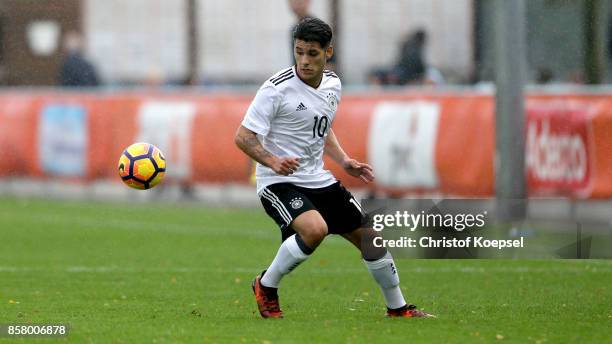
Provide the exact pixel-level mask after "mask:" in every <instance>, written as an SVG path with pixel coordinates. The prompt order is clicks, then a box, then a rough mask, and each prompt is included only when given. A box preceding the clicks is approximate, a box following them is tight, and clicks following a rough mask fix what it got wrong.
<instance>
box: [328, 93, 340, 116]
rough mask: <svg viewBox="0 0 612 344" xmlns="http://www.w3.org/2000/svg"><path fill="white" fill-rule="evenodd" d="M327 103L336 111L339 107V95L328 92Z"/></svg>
mask: <svg viewBox="0 0 612 344" xmlns="http://www.w3.org/2000/svg"><path fill="white" fill-rule="evenodd" d="M327 105H329V108H330V109H331V110H332V111H333V112H336V110H337V109H338V97H336V95H335V94H334V93H331V92H330V93H328V94H327Z"/></svg>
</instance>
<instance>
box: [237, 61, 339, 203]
mask: <svg viewBox="0 0 612 344" xmlns="http://www.w3.org/2000/svg"><path fill="white" fill-rule="evenodd" d="M340 92H341V85H340V79H338V76H336V74H334V73H333V72H331V71H327V70H326V71H324V73H323V80H321V84H320V85H319V87H318V88H316V89H315V88H313V87H311V86H309V85H307V84H306V83H304V82H303V81H302V80H301V79H300V78H299V77H298V76H297V73H296V71H295V66H294V67H291V68H287V69H284V70H282V71H280V72H278V73H276V74H275V75H274V76H273V77H272V78H271V79H270V80H268V81H266V82H265V83H264V84H263V85H262V86H261V87H260V88H259V91H257V95H255V99H253V102H251V105H250V106H249V109H248V110H247V112H246V115H245V116H244V120H243V121H242V125H243V126H244V127H245V128H247V129H249V130H251V131H253V132H255V133H257V134H258V137H259V139H260V141H261V143H262V145H263V147H264V148H265V149H266V150H267V151H269V152H270V153H272V154H274V155H276V156H279V157H297V158H299V161H300V167H299V168H298V169H297V171H295V172H294V173H293V174H291V175H289V176H283V175H280V174H276V173H275V172H274V171H273V170H272V169H270V168H268V167H265V166H263V165H261V164H257V170H256V174H257V193H258V194H260V193H261V191H262V190H263V188H265V187H266V186H268V185H271V184H276V183H292V184H294V185H297V186H301V187H305V188H321V187H325V186H329V185H331V184H333V183H335V182H336V178H334V176H333V175H332V173H331V172H330V171H328V170H325V169H324V168H323V149H324V147H325V139H326V138H327V134H328V133H329V130H330V128H331V125H332V122H333V121H334V118H335V117H336V109H337V107H338V102H339V101H340Z"/></svg>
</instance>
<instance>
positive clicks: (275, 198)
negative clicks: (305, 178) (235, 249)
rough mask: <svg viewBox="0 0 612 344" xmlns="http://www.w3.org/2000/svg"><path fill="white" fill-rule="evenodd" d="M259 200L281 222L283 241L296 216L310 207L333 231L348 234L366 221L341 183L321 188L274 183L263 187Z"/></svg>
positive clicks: (287, 235) (275, 219) (291, 230)
mask: <svg viewBox="0 0 612 344" xmlns="http://www.w3.org/2000/svg"><path fill="white" fill-rule="evenodd" d="M260 200H261V203H262V204H263V207H264V209H265V210H266V213H267V214H268V215H269V216H270V217H271V218H272V219H274V221H275V222H276V223H277V224H278V225H279V227H280V229H281V235H282V240H283V241H284V240H285V239H287V238H288V237H290V236H291V235H293V234H294V233H295V231H294V230H293V229H292V228H291V223H292V222H293V219H295V218H296V217H298V216H299V215H300V214H301V213H303V212H305V211H308V210H316V211H318V212H319V213H320V214H321V216H322V217H323V219H324V220H325V222H326V223H327V229H328V232H329V233H330V234H343V233H349V232H352V231H354V230H356V229H358V228H359V227H361V226H362V225H363V224H365V223H367V217H366V215H365V213H364V212H363V210H362V209H361V205H360V204H359V202H357V200H356V199H355V197H353V195H351V193H350V192H349V191H348V190H346V189H345V188H344V186H342V184H340V182H336V183H334V184H332V185H330V186H326V187H324V188H318V189H308V188H303V187H299V186H296V185H293V184H291V183H278V184H272V185H268V186H267V187H265V188H264V189H263V191H262V193H261V196H260Z"/></svg>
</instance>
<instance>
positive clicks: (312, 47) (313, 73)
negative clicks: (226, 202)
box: [293, 39, 333, 87]
mask: <svg viewBox="0 0 612 344" xmlns="http://www.w3.org/2000/svg"><path fill="white" fill-rule="evenodd" d="M293 54H294V55H295V65H296V70H297V73H298V76H299V77H300V79H302V80H304V82H306V83H307V84H309V85H311V86H313V87H317V86H318V85H319V83H320V82H321V78H322V77H323V69H324V68H325V63H326V62H327V59H329V58H330V57H331V56H332V54H333V48H332V47H331V46H329V47H328V48H327V49H323V48H322V47H321V44H320V43H319V42H307V41H302V40H300V39H296V40H295V43H294V49H293Z"/></svg>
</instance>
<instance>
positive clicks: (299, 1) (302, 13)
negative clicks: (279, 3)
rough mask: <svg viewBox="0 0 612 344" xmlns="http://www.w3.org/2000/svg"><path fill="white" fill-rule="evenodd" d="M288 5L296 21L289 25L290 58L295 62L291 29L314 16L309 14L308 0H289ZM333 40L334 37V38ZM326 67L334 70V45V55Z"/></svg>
mask: <svg viewBox="0 0 612 344" xmlns="http://www.w3.org/2000/svg"><path fill="white" fill-rule="evenodd" d="M289 7H290V8H291V12H293V14H294V15H295V19H296V22H295V24H293V26H292V27H291V60H292V61H293V64H295V57H294V56H293V30H294V29H295V26H296V25H297V24H298V23H299V22H300V21H302V20H304V19H306V18H314V17H315V16H313V15H311V14H310V0H289ZM334 41H335V39H334ZM326 69H329V70H333V71H335V70H336V47H335V46H334V55H332V57H331V58H330V59H329V60H327V65H326Z"/></svg>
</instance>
